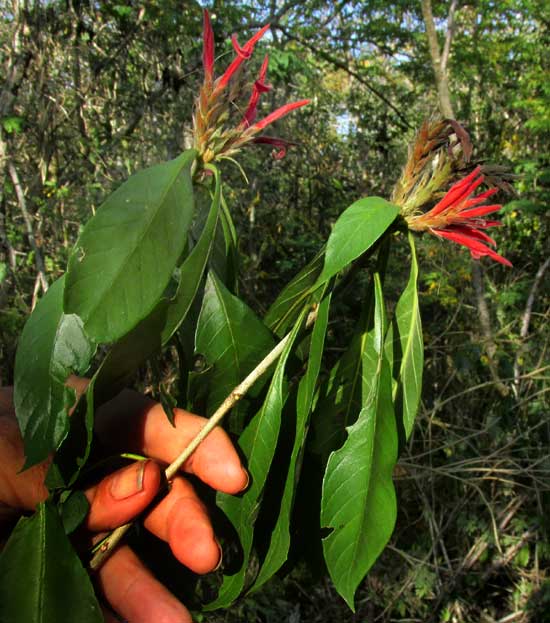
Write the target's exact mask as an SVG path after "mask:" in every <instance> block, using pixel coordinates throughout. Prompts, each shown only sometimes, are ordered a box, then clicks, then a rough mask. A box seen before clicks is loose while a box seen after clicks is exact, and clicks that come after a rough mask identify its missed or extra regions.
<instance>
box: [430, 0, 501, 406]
mask: <svg viewBox="0 0 550 623" xmlns="http://www.w3.org/2000/svg"><path fill="white" fill-rule="evenodd" d="M421 4H422V16H423V18H424V24H425V27H426V37H427V39H428V47H429V50H430V57H431V59H432V66H433V70H434V77H435V84H436V88H437V94H438V100H439V110H440V111H441V114H442V115H443V116H444V117H446V118H449V119H454V111H453V106H452V103H451V93H450V89H449V73H448V71H447V66H448V61H449V54H450V51H451V43H452V39H453V33H454V15H455V11H456V7H457V4H458V2H457V0H452V2H451V6H450V7H449V15H448V18H447V32H446V33H445V43H444V46H443V51H441V48H440V45H439V41H438V38H437V31H436V29H435V23H434V18H433V12H432V3H431V0H421ZM472 281H473V284H474V291H475V299H476V306H477V311H478V315H479V324H480V326H481V331H482V333H483V341H484V345H485V352H486V353H487V360H488V363H489V370H490V372H491V377H492V378H493V381H494V382H495V386H496V387H497V389H498V391H499V392H500V393H501V394H502V395H503V396H506V395H507V394H508V388H507V387H506V385H504V383H503V382H502V381H501V380H500V377H499V374H498V368H497V365H496V363H495V355H496V352H497V346H496V343H495V340H494V337H493V329H492V326H491V314H490V311H489V306H488V305H487V300H486V296H485V284H484V276H483V269H482V267H481V265H480V264H479V262H477V261H473V262H472Z"/></svg>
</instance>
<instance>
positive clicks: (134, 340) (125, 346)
mask: <svg viewBox="0 0 550 623" xmlns="http://www.w3.org/2000/svg"><path fill="white" fill-rule="evenodd" d="M168 303H169V301H168V300H167V299H162V300H161V301H160V303H159V304H158V305H157V306H156V307H155V309H154V310H153V313H152V314H149V316H147V318H145V319H144V320H142V321H141V322H140V323H139V324H138V325H137V326H136V327H134V328H133V329H132V330H131V331H130V333H127V334H126V335H125V336H124V337H123V338H122V339H120V340H119V341H118V342H116V344H114V345H113V346H112V348H111V350H110V351H109V352H108V353H107V355H106V357H105V358H104V359H103V361H102V362H101V366H100V367H99V369H98V371H97V373H96V377H97V380H96V395H97V399H98V403H103V402H105V401H106V400H108V399H110V398H112V397H113V396H114V395H116V394H118V392H119V391H120V390H122V389H123V388H124V387H125V386H126V385H127V384H128V383H129V381H130V380H131V378H132V376H133V375H134V374H135V372H136V371H137V370H138V368H139V367H140V366H141V365H143V363H144V362H145V361H147V359H149V357H152V356H153V355H155V354H157V353H158V352H159V351H160V349H161V346H162V344H161V335H162V331H163V330H164V328H165V327H166V314H167V308H168Z"/></svg>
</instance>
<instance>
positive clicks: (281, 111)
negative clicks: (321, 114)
mask: <svg viewBox="0 0 550 623" xmlns="http://www.w3.org/2000/svg"><path fill="white" fill-rule="evenodd" d="M310 101H311V100H300V101H299V102H292V103H291V104H285V105H284V106H281V107H280V108H277V110H274V111H273V112H272V113H270V114H269V115H267V117H264V118H263V119H262V120H261V121H258V122H257V123H255V124H254V125H253V126H252V127H253V128H255V129H256V130H263V129H264V128H267V126H268V125H271V124H272V123H273V122H275V121H277V119H280V118H281V117H284V116H285V115H288V113H289V112H292V111H293V110H296V109H297V108H301V107H302V106H305V105H306V104H309V102H310Z"/></svg>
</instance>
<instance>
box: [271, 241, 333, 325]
mask: <svg viewBox="0 0 550 623" xmlns="http://www.w3.org/2000/svg"><path fill="white" fill-rule="evenodd" d="M322 267H323V254H322V253H319V254H318V255H316V256H315V257H314V258H313V260H311V262H310V263H309V264H308V265H307V266H305V267H304V268H303V269H302V270H301V271H300V272H299V273H298V274H297V275H296V276H295V277H294V279H292V280H291V281H290V283H289V284H288V285H287V286H286V287H285V288H284V289H283V291H282V292H281V293H280V294H279V296H278V297H277V298H276V299H275V301H274V303H273V305H271V307H270V308H269V309H268V310H267V313H266V315H265V318H264V322H265V324H266V325H267V326H268V327H269V328H270V329H271V330H272V331H273V332H274V333H275V334H276V335H278V336H279V337H282V336H283V335H284V334H285V333H286V331H287V330H288V327H289V326H291V325H292V323H293V322H296V318H297V317H298V316H299V315H300V312H301V311H302V307H303V305H304V303H305V302H306V300H307V297H308V296H309V294H310V292H311V287H312V286H313V284H314V283H315V281H316V280H317V277H318V276H319V274H320V272H321V269H322Z"/></svg>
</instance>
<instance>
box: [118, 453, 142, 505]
mask: <svg viewBox="0 0 550 623" xmlns="http://www.w3.org/2000/svg"><path fill="white" fill-rule="evenodd" d="M148 462H149V461H138V462H137V463H134V464H133V465H130V466H129V467H125V468H124V469H121V470H119V471H118V472H115V474H114V475H113V480H112V482H111V487H110V491H111V495H112V496H113V498H114V499H115V500H125V499H126V498H129V497H131V496H132V495H135V494H136V493H139V492H140V491H143V476H144V474H145V466H146V464H147V463H148Z"/></svg>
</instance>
